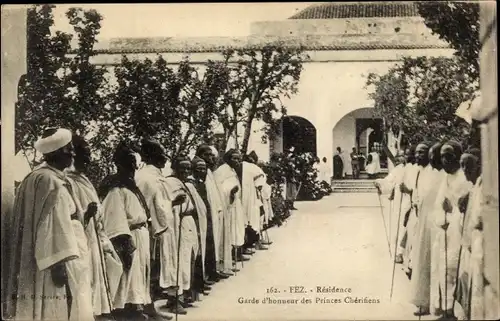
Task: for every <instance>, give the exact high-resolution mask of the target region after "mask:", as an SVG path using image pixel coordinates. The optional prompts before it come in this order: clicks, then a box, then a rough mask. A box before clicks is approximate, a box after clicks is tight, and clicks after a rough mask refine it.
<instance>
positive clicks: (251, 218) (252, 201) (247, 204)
mask: <svg viewBox="0 0 500 321" xmlns="http://www.w3.org/2000/svg"><path fill="white" fill-rule="evenodd" d="M252 156H253V155H252ZM254 157H255V158H256V155H255V156H253V157H249V159H248V161H243V163H242V171H243V178H242V183H241V186H242V200H241V204H242V205H243V209H244V211H245V214H246V222H247V224H248V226H249V227H250V228H251V229H253V230H254V231H255V233H256V234H257V236H256V237H259V234H260V231H261V225H260V222H261V220H260V214H261V207H262V206H263V204H262V202H261V200H260V198H259V195H258V193H260V190H261V189H262V186H263V178H264V172H263V171H262V169H261V168H260V167H259V166H257V165H255V164H254V161H255V162H257V161H256V160H255V159H254ZM247 237H248V235H247ZM247 243H249V244H247V245H248V246H249V247H252V246H253V244H252V243H253V242H251V241H250V242H247ZM258 249H266V248H265V247H263V246H258Z"/></svg>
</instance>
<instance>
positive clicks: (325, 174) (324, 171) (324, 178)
mask: <svg viewBox="0 0 500 321" xmlns="http://www.w3.org/2000/svg"><path fill="white" fill-rule="evenodd" d="M319 175H320V182H326V183H327V184H328V186H330V185H331V180H332V174H331V170H330V166H328V162H327V159H326V157H323V159H322V160H321V163H320V165H319Z"/></svg>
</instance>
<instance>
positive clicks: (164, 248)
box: [135, 140, 189, 312]
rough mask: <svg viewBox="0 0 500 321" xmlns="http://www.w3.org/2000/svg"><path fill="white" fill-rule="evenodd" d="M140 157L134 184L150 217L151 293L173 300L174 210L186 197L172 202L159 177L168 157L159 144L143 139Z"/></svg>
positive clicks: (181, 196) (174, 270) (166, 184)
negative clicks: (139, 167)
mask: <svg viewBox="0 0 500 321" xmlns="http://www.w3.org/2000/svg"><path fill="white" fill-rule="evenodd" d="M141 158H142V159H143V161H144V166H143V168H142V169H140V170H139V171H137V173H136V175H135V181H136V184H137V187H138V188H139V190H140V191H141V192H142V194H143V195H144V198H145V200H146V204H147V206H148V209H149V211H150V215H151V236H152V238H151V247H152V251H151V252H152V262H151V264H152V271H151V278H152V280H153V291H152V292H153V293H152V294H153V296H154V297H158V298H161V297H162V296H164V297H166V298H167V299H168V298H173V297H174V296H175V290H176V286H177V284H176V282H177V280H176V272H177V246H176V245H177V239H176V233H175V231H176V227H175V217H174V211H173V207H175V206H178V205H180V204H182V203H183V202H184V201H185V198H186V197H185V195H184V194H178V195H176V198H175V199H171V195H170V190H169V185H168V183H167V179H166V178H165V177H164V176H163V174H162V169H163V168H165V164H166V162H167V155H166V150H165V148H164V147H163V146H162V145H161V144H159V143H158V142H155V141H152V140H143V142H142V145H141ZM186 290H189V288H188V289H186ZM179 310H180V308H179ZM174 312H175V311H174Z"/></svg>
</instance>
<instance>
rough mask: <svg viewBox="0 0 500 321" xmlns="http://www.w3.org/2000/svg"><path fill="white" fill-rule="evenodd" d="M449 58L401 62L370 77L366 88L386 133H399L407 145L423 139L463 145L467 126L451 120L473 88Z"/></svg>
mask: <svg viewBox="0 0 500 321" xmlns="http://www.w3.org/2000/svg"><path fill="white" fill-rule="evenodd" d="M468 77H469V76H468V75H467V74H464V73H462V72H461V65H460V63H459V62H458V61H457V60H456V59H450V58H443V57H439V58H426V57H419V58H405V59H403V62H402V63H400V64H398V65H396V66H394V67H393V68H391V69H390V70H389V72H388V73H387V74H385V75H382V76H380V75H375V74H370V75H369V77H368V81H367V85H369V86H371V85H372V86H373V88H374V90H373V91H372V93H371V94H370V96H371V98H372V99H373V100H374V101H375V112H376V113H377V114H378V115H379V116H380V117H382V118H384V119H385V124H386V126H387V128H386V129H387V130H389V129H390V130H392V131H393V132H394V133H395V134H396V135H397V134H398V133H399V131H400V130H402V131H403V133H404V134H405V137H406V138H407V141H408V143H409V144H413V143H418V142H420V141H422V140H424V139H450V138H453V139H457V140H462V141H463V142H464V143H467V144H469V143H471V142H470V140H469V141H467V139H468V138H469V134H470V130H471V128H470V126H469V124H467V123H466V122H465V121H464V120H462V119H461V118H459V117H457V116H455V110H456V108H457V107H458V106H459V105H460V103H462V102H463V101H465V100H467V99H470V98H471V97H472V95H473V93H474V92H475V88H476V84H475V83H473V82H471V81H470V79H469V78H468Z"/></svg>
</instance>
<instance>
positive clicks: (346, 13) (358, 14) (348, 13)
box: [289, 1, 419, 19]
mask: <svg viewBox="0 0 500 321" xmlns="http://www.w3.org/2000/svg"><path fill="white" fill-rule="evenodd" d="M416 16H419V14H418V10H417V6H416V4H415V3H414V2H397V1H391V2H388V1H380V2H350V3H338V2H335V3H325V4H319V5H312V6H310V7H307V8H305V9H304V10H302V11H300V12H299V13H297V14H295V15H293V16H292V17H290V18H289V19H346V18H386V17H416Z"/></svg>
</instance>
